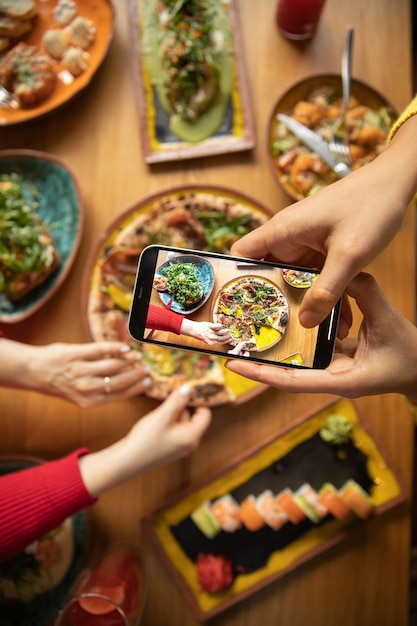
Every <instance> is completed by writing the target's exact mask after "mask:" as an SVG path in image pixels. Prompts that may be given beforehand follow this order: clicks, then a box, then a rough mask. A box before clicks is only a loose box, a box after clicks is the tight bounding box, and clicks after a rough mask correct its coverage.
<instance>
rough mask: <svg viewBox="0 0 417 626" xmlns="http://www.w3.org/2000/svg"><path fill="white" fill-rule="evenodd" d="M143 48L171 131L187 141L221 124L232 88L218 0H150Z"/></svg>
mask: <svg viewBox="0 0 417 626" xmlns="http://www.w3.org/2000/svg"><path fill="white" fill-rule="evenodd" d="M143 51H144V57H145V63H146V67H147V71H148V72H149V75H150V78H151V83H152V86H153V87H154V89H155V92H156V94H157V98H158V100H159V103H160V105H161V106H162V108H163V109H164V111H165V112H166V113H167V114H168V115H169V126H170V130H171V132H172V133H173V134H174V135H175V136H177V137H179V138H180V139H182V140H183V141H187V142H190V143H197V142H200V141H203V140H204V139H207V138H208V137H210V136H211V135H213V134H214V133H215V132H216V131H217V130H218V129H219V127H220V126H221V124H222V121H223V119H224V116H225V113H226V109H227V106H228V103H229V101H230V97H231V94H232V89H233V54H232V36H231V29H230V21H229V17H228V15H227V12H226V10H225V8H224V5H223V4H222V2H221V0H149V1H148V2H145V6H144V26H143Z"/></svg>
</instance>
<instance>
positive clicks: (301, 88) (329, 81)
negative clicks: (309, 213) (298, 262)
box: [266, 74, 396, 200]
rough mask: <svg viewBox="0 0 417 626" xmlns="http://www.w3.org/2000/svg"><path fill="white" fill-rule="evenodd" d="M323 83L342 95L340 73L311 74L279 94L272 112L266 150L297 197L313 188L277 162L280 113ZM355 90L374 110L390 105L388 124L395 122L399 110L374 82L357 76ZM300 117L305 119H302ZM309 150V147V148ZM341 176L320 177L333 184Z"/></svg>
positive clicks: (283, 182) (277, 172) (283, 184)
mask: <svg viewBox="0 0 417 626" xmlns="http://www.w3.org/2000/svg"><path fill="white" fill-rule="evenodd" d="M322 87H326V88H328V87H330V88H332V89H334V92H335V94H337V95H339V96H341V94H342V81H341V78H340V76H338V75H333V74H329V75H327V74H323V75H321V74H320V75H317V76H309V77H308V78H304V79H303V80H300V81H298V82H297V83H294V84H293V85H291V86H290V87H289V88H288V89H287V90H286V91H285V92H284V93H283V94H281V95H280V96H279V98H278V99H277V101H276V102H275V104H274V106H273V108H272V112H271V115H270V118H269V122H268V126H267V136H266V150H267V155H268V160H269V164H270V167H271V171H272V174H273V176H274V178H275V180H276V181H277V182H278V184H279V185H280V187H282V189H283V190H284V191H285V193H287V194H288V195H289V196H290V197H291V198H292V199H293V200H301V199H302V198H304V197H305V196H307V195H308V194H309V193H310V192H307V191H306V192H301V191H300V190H298V189H296V188H295V187H294V185H293V184H292V182H291V178H290V175H289V174H288V173H286V172H285V171H283V170H282V169H281V168H280V167H279V166H278V164H277V156H276V154H275V150H274V149H273V145H274V142H275V141H276V139H277V128H278V124H279V122H278V121H277V120H276V116H277V114H278V113H284V114H287V115H291V114H292V113H293V109H294V106H295V105H296V104H297V103H298V102H300V101H303V100H306V99H307V98H308V96H309V95H310V94H311V92H312V91H313V90H316V89H320V88H322ZM351 94H352V96H354V97H355V98H356V99H357V100H358V102H359V103H360V104H363V105H367V106H368V107H370V108H371V109H372V110H373V111H378V110H379V109H381V108H386V111H387V116H388V128H389V127H390V126H391V124H392V122H393V121H394V120H395V118H396V113H395V110H394V108H393V107H392V105H391V104H390V103H389V102H388V100H387V99H386V98H385V97H384V96H383V95H382V94H380V93H379V92H378V91H376V90H375V89H374V88H373V87H371V86H370V85H368V84H366V83H363V82H361V81H359V80H356V79H352V83H351ZM311 120H312V118H311V117H310V118H309V122H310V121H311ZM299 121H301V119H300V120H299ZM303 123H304V124H306V123H307V121H304V120H303ZM310 127H311V128H312V129H313V130H316V129H317V128H318V125H315V124H313V125H312V126H310ZM379 143H380V144H382V145H383V144H384V143H385V140H381V141H380V142H379ZM306 150H307V151H308V149H307V148H306ZM289 151H290V150H288V152H287V151H285V152H287V154H288V153H289ZM359 163H360V160H358V161H357V164H356V166H359ZM304 173H306V174H307V175H309V171H308V170H307V171H306V172H305V171H304V169H303V171H301V173H300V175H301V176H303V174H304ZM337 179H338V177H337V175H336V174H334V173H333V172H331V171H329V172H327V173H326V174H324V176H323V177H320V181H324V184H330V183H332V182H334V181H335V180H337Z"/></svg>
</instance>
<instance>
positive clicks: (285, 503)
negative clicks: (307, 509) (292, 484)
mask: <svg viewBox="0 0 417 626" xmlns="http://www.w3.org/2000/svg"><path fill="white" fill-rule="evenodd" d="M276 502H277V504H278V506H279V507H280V508H281V509H282V510H283V511H284V513H285V514H286V515H287V517H288V519H289V520H290V522H292V523H293V524H299V523H300V522H302V521H303V520H304V519H305V518H306V515H305V513H304V511H303V509H302V508H300V507H299V505H298V504H297V503H296V502H295V500H294V494H293V492H292V491H291V489H284V490H283V491H281V492H280V493H279V494H278V495H277V497H276Z"/></svg>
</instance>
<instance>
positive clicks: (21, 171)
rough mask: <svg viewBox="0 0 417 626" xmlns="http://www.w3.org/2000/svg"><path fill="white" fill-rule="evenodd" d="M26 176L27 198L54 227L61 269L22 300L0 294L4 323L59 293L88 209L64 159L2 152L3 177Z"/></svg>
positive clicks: (18, 318)
mask: <svg viewBox="0 0 417 626" xmlns="http://www.w3.org/2000/svg"><path fill="white" fill-rule="evenodd" d="M12 173H16V174H18V175H20V176H22V179H23V184H24V188H25V194H26V195H27V197H28V200H29V201H30V199H31V196H32V197H33V200H36V201H37V202H38V203H39V209H38V214H39V217H40V218H41V219H42V220H43V221H45V220H46V221H47V223H48V224H50V225H51V227H50V228H49V230H50V234H51V236H52V238H53V239H54V241H55V244H56V246H57V248H58V250H59V252H60V255H61V263H60V265H59V267H58V269H57V270H56V271H55V272H54V273H53V274H52V275H51V276H50V277H49V278H48V279H47V280H46V281H45V282H43V283H42V284H41V285H39V286H37V287H35V288H34V289H33V290H32V291H30V292H29V293H28V294H27V295H26V296H25V297H24V298H23V299H22V300H19V301H18V302H12V301H11V300H9V299H8V298H7V297H5V296H4V295H2V294H0V322H2V323H6V324H13V323H17V322H21V321H22V320H24V319H26V318H27V317H29V316H30V315H32V314H33V313H35V311H37V310H38V309H40V307H42V306H43V305H44V304H45V302H47V300H49V299H50V298H51V297H52V295H53V294H54V293H55V292H56V291H57V290H58V288H59V287H60V286H61V285H62V283H63V282H64V280H65V278H66V277H67V275H68V272H69V271H70V268H71V266H72V264H73V262H74V259H75V256H76V254H77V251H78V248H79V245H80V242H81V236H82V231H83V226H84V208H83V204H82V202H81V197H80V192H79V187H78V183H77V181H76V180H75V177H74V175H73V174H72V173H71V171H70V170H69V169H68V167H67V166H66V165H65V164H64V162H63V161H61V159H59V158H58V157H56V156H54V155H52V154H48V153H45V152H37V151H34V150H2V151H0V175H1V174H12Z"/></svg>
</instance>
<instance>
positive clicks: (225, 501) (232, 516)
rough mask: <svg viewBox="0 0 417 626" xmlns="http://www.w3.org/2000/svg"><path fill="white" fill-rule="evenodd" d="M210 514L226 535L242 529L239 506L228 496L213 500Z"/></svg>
mask: <svg viewBox="0 0 417 626" xmlns="http://www.w3.org/2000/svg"><path fill="white" fill-rule="evenodd" d="M210 512H211V514H212V515H213V516H214V517H215V518H216V520H217V522H218V523H219V524H220V527H221V529H222V530H224V531H226V532H228V533H234V532H235V531H236V530H238V529H239V528H241V527H242V522H241V520H240V516H239V505H238V503H237V502H236V500H235V499H234V498H233V497H232V496H231V495H230V494H226V495H224V496H222V497H221V498H218V499H217V500H215V501H214V502H213V504H212V505H211V506H210Z"/></svg>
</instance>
